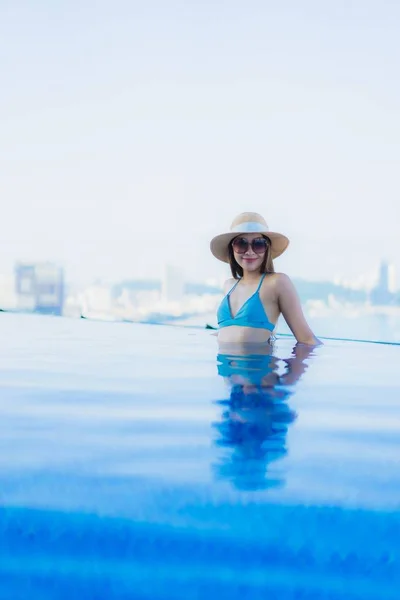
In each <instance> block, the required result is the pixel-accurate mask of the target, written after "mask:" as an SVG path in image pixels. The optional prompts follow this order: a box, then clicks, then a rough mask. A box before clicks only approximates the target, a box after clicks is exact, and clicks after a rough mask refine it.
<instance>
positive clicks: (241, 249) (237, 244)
mask: <svg viewBox="0 0 400 600" xmlns="http://www.w3.org/2000/svg"><path fill="white" fill-rule="evenodd" d="M232 247H233V249H234V251H235V252H237V253H238V254H244V253H245V252H246V251H247V249H248V247H249V242H248V241H247V240H245V239H244V238H235V239H234V240H233V242H232Z"/></svg>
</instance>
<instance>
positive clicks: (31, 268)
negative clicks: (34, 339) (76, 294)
mask: <svg viewBox="0 0 400 600" xmlns="http://www.w3.org/2000/svg"><path fill="white" fill-rule="evenodd" d="M15 292H16V296H17V309H18V310H26V311H32V312H38V313H41V314H53V315H61V314H62V313H63V306H64V271H63V269H62V268H60V267H59V266H57V265H55V264H53V263H49V262H43V263H34V264H26V263H18V264H17V265H16V266H15Z"/></svg>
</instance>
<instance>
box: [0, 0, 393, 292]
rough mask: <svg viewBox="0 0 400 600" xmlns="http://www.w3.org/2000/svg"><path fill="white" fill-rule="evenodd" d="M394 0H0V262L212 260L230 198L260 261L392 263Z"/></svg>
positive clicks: (214, 268)
mask: <svg viewBox="0 0 400 600" xmlns="http://www.w3.org/2000/svg"><path fill="white" fill-rule="evenodd" d="M399 27H400V4H399V3H398V2H397V0H392V1H389V0H374V1H371V0H354V1H352V0H335V2H321V1H320V0H315V1H312V0H303V1H302V2H298V0H286V1H285V0H283V1H282V2H276V1H269V0H247V1H246V2H243V1H242V0H240V1H239V0H226V1H223V0H213V1H211V0H192V1H190V0H186V1H184V0H181V1H176V0H169V1H166V0H146V1H143V0H140V2H137V1H134V0H120V1H118V0H115V1H113V2H111V1H108V2H105V1H103V0H98V1H94V0H87V1H85V0H68V1H67V0H64V1H62V0H60V1H58V2H54V0H35V2H32V1H31V0H30V1H28V0H25V1H24V0H20V1H19V2H15V1H14V0H0V78H1V80H0V84H1V85H0V194H1V209H2V210H1V218H0V272H2V271H7V270H10V269H11V268H12V265H13V263H14V261H15V260H19V259H22V260H26V259H29V260H41V259H54V260H56V261H60V262H61V263H63V264H64V265H65V266H66V268H67V273H68V278H69V279H71V280H74V279H75V280H81V279H83V278H91V277H98V276H101V277H104V278H107V279H115V280H117V279H119V278H122V277H150V278H152V277H159V276H160V275H161V273H162V266H163V263H164V262H165V261H167V262H169V263H172V264H174V265H177V266H181V267H182V268H183V269H184V270H185V273H186V275H187V278H188V279H192V280H201V279H206V278H209V277H213V276H219V275H220V274H222V273H224V272H227V269H226V267H224V266H223V265H222V263H218V261H216V260H215V259H214V258H213V257H212V255H211V254H210V252H209V249H208V248H209V247H208V244H209V239H210V238H211V236H212V235H213V234H215V233H219V232H222V231H225V230H228V228H229V225H230V222H231V220H232V218H233V217H234V216H235V215H236V214H237V213H238V212H241V211H243V210H255V211H258V212H261V213H262V214H264V216H265V217H266V218H267V220H268V222H269V225H270V228H271V229H274V230H276V231H282V232H284V233H286V234H287V235H288V237H290V238H291V245H290V248H289V250H288V252H287V253H286V254H285V255H284V256H283V257H281V258H280V259H278V260H277V261H276V268H277V269H278V270H283V271H285V272H287V273H288V274H289V275H291V276H301V277H305V278H308V279H318V278H324V279H332V278H333V277H334V276H335V275H337V274H341V275H343V276H346V277H350V278H351V277H355V276H356V275H358V274H359V273H362V272H368V271H370V270H371V269H373V268H375V267H376V266H377V264H378V262H379V259H380V258H381V257H382V258H383V257H386V258H388V259H389V260H391V261H393V262H394V263H395V265H396V267H397V270H398V272H400V242H399V234H398V231H399V221H400V218H399V217H400V208H399V197H400V179H399V160H400V81H399V64H400V36H399Z"/></svg>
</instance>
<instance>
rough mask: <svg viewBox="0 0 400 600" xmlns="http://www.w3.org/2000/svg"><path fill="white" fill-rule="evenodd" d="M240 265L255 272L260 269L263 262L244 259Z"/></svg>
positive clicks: (244, 269)
mask: <svg viewBox="0 0 400 600" xmlns="http://www.w3.org/2000/svg"><path fill="white" fill-rule="evenodd" d="M240 266H241V267H242V269H243V271H248V272H250V273H253V272H254V271H258V269H259V268H260V266H261V262H260V261H259V260H252V261H250V260H243V261H242V264H241V265H240Z"/></svg>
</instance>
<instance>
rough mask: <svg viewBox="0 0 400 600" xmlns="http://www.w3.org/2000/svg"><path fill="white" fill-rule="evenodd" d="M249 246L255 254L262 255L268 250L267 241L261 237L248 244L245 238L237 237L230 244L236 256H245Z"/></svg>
mask: <svg viewBox="0 0 400 600" xmlns="http://www.w3.org/2000/svg"><path fill="white" fill-rule="evenodd" d="M249 246H251V249H252V250H253V252H255V253H256V254H263V253H264V252H265V251H266V250H267V248H268V241H267V240H266V239H265V238H263V237H258V238H254V240H251V242H249V240H246V238H242V237H237V238H235V239H234V240H233V242H232V248H233V250H234V251H235V252H236V253H237V254H245V252H247V250H248V249H249Z"/></svg>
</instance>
